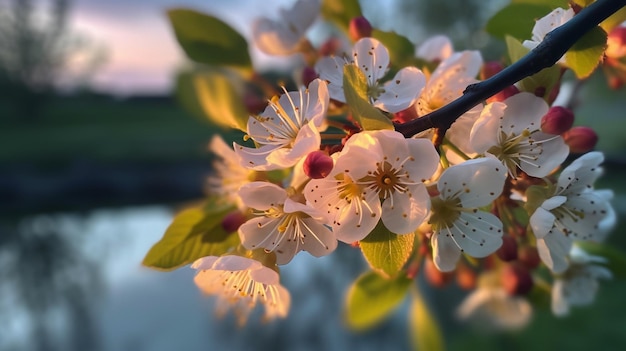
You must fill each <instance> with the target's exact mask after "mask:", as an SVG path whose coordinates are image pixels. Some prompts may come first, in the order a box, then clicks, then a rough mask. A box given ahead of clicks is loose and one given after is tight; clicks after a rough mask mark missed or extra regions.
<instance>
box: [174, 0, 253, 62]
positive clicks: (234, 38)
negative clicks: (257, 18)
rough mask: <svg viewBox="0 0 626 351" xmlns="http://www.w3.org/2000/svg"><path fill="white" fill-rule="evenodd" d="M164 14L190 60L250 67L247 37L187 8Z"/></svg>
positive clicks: (214, 19)
mask: <svg viewBox="0 0 626 351" xmlns="http://www.w3.org/2000/svg"><path fill="white" fill-rule="evenodd" d="M167 15H168V17H169V19H170V22H171V23H172V27H173V28H174V33H175V34H176V39H177V40H178V43H179V44H180V46H181V47H182V48H183V50H185V53H186V54H187V56H188V57H189V58H190V59H192V60H193V61H195V62H199V63H204V64H208V65H215V66H232V67H238V68H241V69H244V70H247V71H251V70H252V61H251V60H250V54H249V53H248V43H247V42H246V39H244V37H243V36H241V34H239V33H238V32H237V31H235V30H234V29H233V28H231V27H230V26H229V25H228V24H226V23H224V22H222V21H221V20H220V19H218V18H216V17H213V16H209V15H206V14H203V13H200V12H196V11H193V10H188V9H172V10H169V11H168V12H167Z"/></svg>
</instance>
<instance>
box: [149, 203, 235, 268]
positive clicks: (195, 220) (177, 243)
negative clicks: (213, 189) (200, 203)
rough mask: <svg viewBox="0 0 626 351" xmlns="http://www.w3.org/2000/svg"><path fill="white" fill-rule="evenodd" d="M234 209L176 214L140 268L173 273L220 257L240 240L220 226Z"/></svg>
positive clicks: (223, 208) (193, 209)
mask: <svg viewBox="0 0 626 351" xmlns="http://www.w3.org/2000/svg"><path fill="white" fill-rule="evenodd" d="M233 209H234V207H233V206H217V205H215V204H214V205H213V206H207V207H206V208H204V209H203V208H190V209H187V210H185V211H183V212H181V213H179V214H178V215H177V216H176V217H175V218H174V220H173V221H172V224H170V226H169V227H168V228H167V230H166V231H165V234H164V235H163V238H161V240H160V241H159V242H157V243H156V244H154V246H152V248H151V249H150V251H148V253H147V254H146V257H145V258H144V259H143V265H144V266H147V267H150V268H155V269H159V270H172V269H175V268H178V267H180V266H183V265H186V264H188V263H191V262H193V261H195V260H196V259H198V258H201V257H205V256H219V255H221V254H224V253H226V252H227V251H228V250H229V249H230V248H232V247H234V246H236V245H237V244H238V243H239V237H238V236H237V235H236V234H233V233H227V232H226V231H225V230H224V229H223V228H222V226H221V222H222V219H223V218H224V216H225V215H226V214H227V213H229V212H230V211H232V210H233Z"/></svg>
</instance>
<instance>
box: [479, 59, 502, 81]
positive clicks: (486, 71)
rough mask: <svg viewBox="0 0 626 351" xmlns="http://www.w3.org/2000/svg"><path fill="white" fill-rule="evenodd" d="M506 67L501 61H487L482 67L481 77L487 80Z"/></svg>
mask: <svg viewBox="0 0 626 351" xmlns="http://www.w3.org/2000/svg"><path fill="white" fill-rule="evenodd" d="M503 69H504V65H503V64H502V63H501V62H500V61H489V62H485V64H484V65H483V67H482V68H481V69H480V79H481V80H485V79H487V78H491V77H493V76H494V75H496V74H497V73H499V72H500V71H502V70H503Z"/></svg>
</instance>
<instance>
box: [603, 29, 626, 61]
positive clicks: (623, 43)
mask: <svg viewBox="0 0 626 351" xmlns="http://www.w3.org/2000/svg"><path fill="white" fill-rule="evenodd" d="M606 44H607V48H606V51H605V52H604V53H605V54H606V57H610V58H614V59H619V58H622V57H624V56H626V27H623V26H618V27H615V28H613V29H612V30H611V32H610V33H609V36H608V38H607V40H606Z"/></svg>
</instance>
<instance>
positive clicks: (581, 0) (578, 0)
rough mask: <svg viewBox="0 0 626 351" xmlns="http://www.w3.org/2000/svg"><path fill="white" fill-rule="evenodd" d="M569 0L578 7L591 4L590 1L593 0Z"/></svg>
mask: <svg viewBox="0 0 626 351" xmlns="http://www.w3.org/2000/svg"><path fill="white" fill-rule="evenodd" d="M571 1H572V2H573V3H574V4H576V5H578V6H580V7H587V6H589V5H591V3H592V2H594V1H595V0H571Z"/></svg>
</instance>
